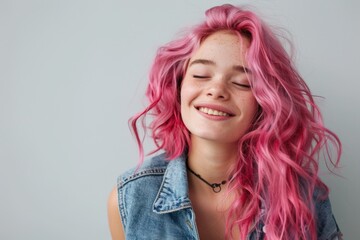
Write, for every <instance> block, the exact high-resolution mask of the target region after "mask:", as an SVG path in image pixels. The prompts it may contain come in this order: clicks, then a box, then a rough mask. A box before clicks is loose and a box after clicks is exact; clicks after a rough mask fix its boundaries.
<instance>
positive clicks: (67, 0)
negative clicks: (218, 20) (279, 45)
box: [0, 0, 360, 240]
mask: <svg viewBox="0 0 360 240" xmlns="http://www.w3.org/2000/svg"><path fill="white" fill-rule="evenodd" d="M223 3H226V2H224V1H215V0H213V1H212V0H207V1H205V0H203V1H200V0H199V1H195V0H183V1H175V0H174V1H169V0H162V1H161V0H152V1H136V0H134V1H125V0H124V1H123V0H118V1H112V0H97V1H95V0H89V1H85V0H62V1H54V0H46V1H45V0H1V1H0V193H1V198H0V239H4V240H14V239H30V240H35V239H36V240H37V239H53V240H57V239H59V240H60V239H110V234H109V231H108V226H107V216H106V202H107V197H108V194H109V192H110V190H111V188H112V187H113V186H114V184H115V182H116V177H117V176H118V175H119V174H120V173H121V172H123V171H124V170H125V169H127V168H129V167H130V166H134V165H135V164H136V163H137V157H138V154H137V147H136V144H135V141H134V139H133V137H132V135H131V134H130V131H129V129H128V124H127V120H128V118H129V117H130V116H131V115H132V114H134V113H136V112H138V111H140V110H141V109H142V107H143V106H144V105H145V102H146V101H145V98H144V89H145V85H146V82H147V74H148V70H149V67H150V64H151V61H152V59H153V57H154V53H155V51H156V49H157V47H159V46H160V45H162V44H164V43H166V42H168V41H169V40H171V39H173V38H174V37H175V36H176V34H177V33H179V32H180V31H181V29H184V27H186V26H189V25H191V24H192V23H196V22H198V21H199V20H201V19H203V18H204V10H205V9H207V8H209V7H211V6H214V5H218V4H223ZM227 3H233V4H238V5H241V4H251V5H253V6H254V7H255V9H257V11H258V12H259V13H260V14H261V15H262V16H264V19H265V20H266V21H268V22H270V23H272V24H273V25H276V26H280V27H283V28H285V29H287V30H288V31H289V32H290V33H291V34H292V39H293V42H294V45H295V47H296V49H297V51H296V62H297V66H298V68H299V70H300V72H301V74H302V75H303V77H304V78H305V80H306V81H307V83H308V84H309V86H310V88H311V89H312V92H313V94H314V95H319V96H323V97H324V98H323V99H320V98H319V101H318V103H319V105H320V107H321V109H322V111H323V115H324V119H325V122H326V124H327V126H328V127H329V128H330V129H332V130H333V131H335V132H336V133H337V134H338V135H339V137H340V138H341V140H342V142H343V148H344V153H343V156H342V163H341V166H342V169H341V171H340V172H339V173H340V174H341V175H342V176H343V178H339V177H336V176H334V175H331V174H328V173H327V172H326V171H325V170H326V168H324V167H323V171H322V173H321V177H322V178H323V179H324V180H325V182H326V183H327V184H328V185H329V186H330V189H331V193H330V194H331V195H330V198H331V201H332V205H333V211H334V214H335V215H336V218H337V221H338V223H339V225H340V227H341V229H342V231H343V233H344V236H345V239H358V238H359V236H360V224H359V221H358V219H359V216H360V208H359V207H358V202H359V201H360V187H359V185H360V184H359V180H360V178H359V171H360V163H359V159H358V156H357V153H358V152H357V151H358V149H357V148H358V144H359V142H360V139H359V136H360V130H359V129H360V128H359V127H358V124H359V120H360V117H359V114H360V110H359V102H360V99H359V98H360V94H359V89H360V81H359V80H360V79H359V64H360V61H359V60H360V59H359V58H360V57H359V56H360V47H359V42H360V27H359V22H360V14H358V12H359V10H360V4H359V1H355V0H353V1H351V0H347V1H335V0H334V1H329V0H318V1H310V0H303V1H296V0H263V1H260V0H258V1H250V0H249V1H227ZM149 146H151V145H150V144H149ZM147 150H150V147H149V148H148V149H147Z"/></svg>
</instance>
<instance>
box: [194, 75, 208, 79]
mask: <svg viewBox="0 0 360 240" xmlns="http://www.w3.org/2000/svg"><path fill="white" fill-rule="evenodd" d="M193 78H209V77H208V76H201V75H193Z"/></svg>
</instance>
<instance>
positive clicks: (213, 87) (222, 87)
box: [206, 80, 229, 100]
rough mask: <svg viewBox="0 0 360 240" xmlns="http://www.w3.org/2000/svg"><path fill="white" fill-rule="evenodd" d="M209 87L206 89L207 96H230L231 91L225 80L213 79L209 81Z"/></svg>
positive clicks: (224, 97) (216, 97) (217, 97)
mask: <svg viewBox="0 0 360 240" xmlns="http://www.w3.org/2000/svg"><path fill="white" fill-rule="evenodd" d="M209 84H210V85H209V87H208V88H207V91H206V96H208V97H211V98H214V99H222V100H225V99H228V98H229V92H228V90H227V88H226V83H224V82H223V81H215V80H214V81H213V82H211V83H209Z"/></svg>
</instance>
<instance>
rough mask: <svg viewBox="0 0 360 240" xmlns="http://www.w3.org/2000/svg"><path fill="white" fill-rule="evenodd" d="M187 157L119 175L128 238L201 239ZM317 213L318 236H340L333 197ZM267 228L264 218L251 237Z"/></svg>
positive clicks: (160, 159)
mask: <svg viewBox="0 0 360 240" xmlns="http://www.w3.org/2000/svg"><path fill="white" fill-rule="evenodd" d="M185 160H186V158H185V157H184V156H181V157H179V158H177V159H174V160H172V161H166V160H165V155H164V154H161V155H159V156H156V157H153V158H152V159H150V160H147V161H145V162H144V164H142V166H141V167H140V168H139V169H138V171H136V172H135V171H134V169H131V170H129V171H127V172H125V173H124V174H122V175H121V176H120V177H119V178H118V183H117V189H118V202H119V210H120V216H121V220H122V223H123V227H124V231H125V237H126V239H127V240H133V239H136V240H141V239H146V240H149V239H171V240H176V239H179V240H180V239H181V240H184V239H188V240H192V239H194V240H195V239H199V235H198V231H197V228H196V222H195V213H194V211H193V209H192V206H191V202H190V199H189V196H188V187H187V186H188V182H187V172H186V165H185ZM262 214H264V213H261V215H262ZM316 214H317V217H318V239H320V240H325V239H326V240H328V239H329V240H334V239H338V238H337V237H339V239H340V235H341V233H340V231H339V228H338V226H337V224H336V221H335V219H334V217H333V215H332V212H331V205H330V201H329V199H326V200H323V201H317V202H316ZM260 218H261V216H260ZM264 229H265V228H264V225H263V223H262V221H260V222H259V224H258V225H257V226H255V227H254V229H253V231H252V232H251V233H250V234H249V235H248V239H249V240H255V239H264V236H265V233H264V231H263V230H264Z"/></svg>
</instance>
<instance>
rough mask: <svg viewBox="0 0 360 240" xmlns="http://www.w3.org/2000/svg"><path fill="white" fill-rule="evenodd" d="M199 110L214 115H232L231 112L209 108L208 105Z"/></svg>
mask: <svg viewBox="0 0 360 240" xmlns="http://www.w3.org/2000/svg"><path fill="white" fill-rule="evenodd" d="M198 110H199V111H200V112H203V113H206V114H208V115H212V116H223V117H230V116H231V115H230V114H229V113H226V112H222V111H218V110H214V109H211V108H207V107H199V108H198Z"/></svg>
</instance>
